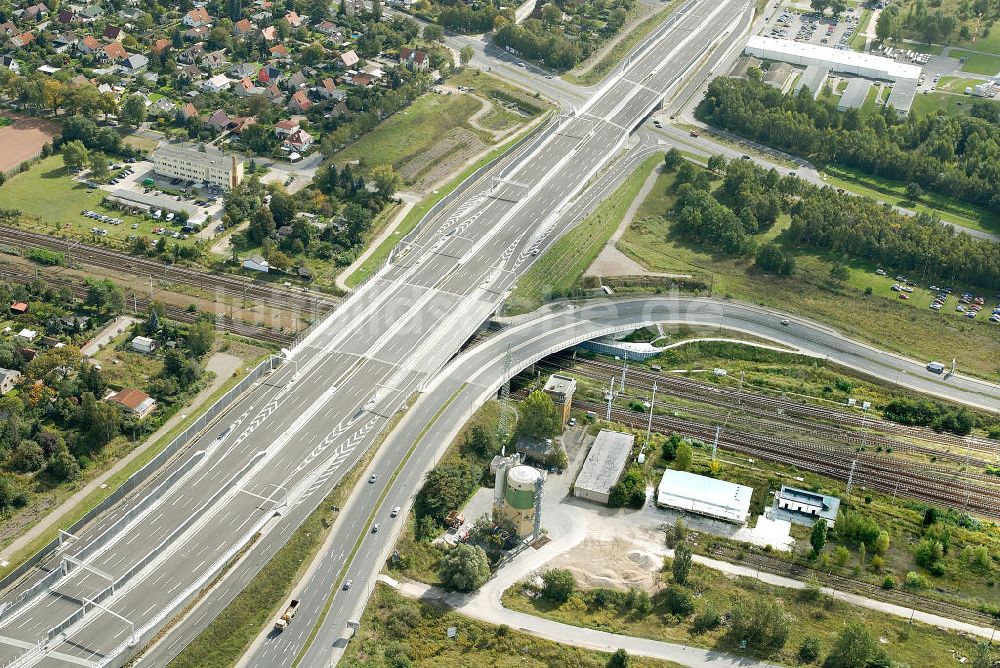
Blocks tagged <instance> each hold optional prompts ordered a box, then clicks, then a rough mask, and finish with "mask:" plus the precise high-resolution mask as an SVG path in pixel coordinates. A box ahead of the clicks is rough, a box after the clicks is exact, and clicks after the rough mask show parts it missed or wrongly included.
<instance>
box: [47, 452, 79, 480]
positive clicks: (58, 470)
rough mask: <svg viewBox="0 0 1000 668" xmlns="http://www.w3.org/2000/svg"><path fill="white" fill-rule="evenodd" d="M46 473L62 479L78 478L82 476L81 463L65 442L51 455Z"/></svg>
mask: <svg viewBox="0 0 1000 668" xmlns="http://www.w3.org/2000/svg"><path fill="white" fill-rule="evenodd" d="M45 471H46V473H48V474H49V475H50V476H52V477H53V478H55V479H56V480H60V481H70V480H76V479H77V478H79V477H80V463H79V462H78V461H76V457H74V456H73V454H72V453H71V452H70V451H69V449H68V448H67V447H66V445H65V444H61V447H59V448H58V449H57V450H56V451H55V452H53V453H52V455H51V456H50V457H49V463H48V466H46V467H45Z"/></svg>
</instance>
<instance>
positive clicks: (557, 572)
mask: <svg viewBox="0 0 1000 668" xmlns="http://www.w3.org/2000/svg"><path fill="white" fill-rule="evenodd" d="M575 590H576V581H575V580H574V579H573V574H572V573H570V572H569V571H568V570H566V569H564V568H552V569H550V570H548V571H546V572H545V573H544V574H543V575H542V596H544V597H545V598H547V599H549V600H550V601H552V602H553V603H557V604H562V603H565V602H566V601H568V600H569V597H570V596H572V595H573V592H574V591H575Z"/></svg>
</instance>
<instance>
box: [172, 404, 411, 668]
mask: <svg viewBox="0 0 1000 668" xmlns="http://www.w3.org/2000/svg"><path fill="white" fill-rule="evenodd" d="M402 416H403V414H402V413H397V414H396V415H395V416H394V418H393V420H392V421H390V423H389V424H388V425H386V428H385V429H384V430H383V431H382V434H381V436H380V437H379V440H378V441H376V443H375V444H374V445H373V446H372V447H371V448H369V450H368V452H367V453H365V455H364V457H362V458H361V460H360V461H358V463H357V464H355V465H354V467H353V468H352V469H351V470H350V471H348V472H347V474H346V475H345V476H344V478H343V479H342V480H341V481H340V482H339V483H337V485H336V487H334V488H333V491H331V492H330V494H329V495H328V496H327V497H326V498H325V499H323V501H322V502H321V503H320V504H319V506H318V507H317V508H316V510H314V511H313V512H312V513H311V514H310V515H309V517H307V518H306V520H305V521H304V522H303V523H302V524H301V525H300V526H299V528H298V529H296V530H295V532H294V533H293V534H292V535H291V537H289V539H288V542H287V543H285V544H284V545H283V546H282V547H281V549H280V550H278V552H277V553H276V554H275V555H274V556H273V557H272V558H271V560H270V561H269V562H267V564H266V565H265V566H264V568H262V569H261V570H260V572H259V573H257V575H256V577H254V578H253V579H252V580H251V581H250V582H249V583H248V584H247V586H246V587H245V588H244V589H243V591H241V592H240V593H239V595H237V596H236V598H234V599H233V600H232V601H231V602H230V603H229V605H227V606H226V608H225V609H224V610H223V611H222V612H221V613H219V616H218V617H216V618H215V619H214V620H213V621H212V623H211V624H209V625H208V626H207V627H205V629H204V630H203V631H202V632H201V633H200V634H198V637H197V638H195V639H194V640H193V641H191V644H189V645H188V646H187V647H185V648H184V651H182V652H181V653H180V654H178V655H177V656H176V657H175V658H174V659H173V661H171V662H170V664H169V666H170V668H220V667H221V666H232V665H235V664H236V662H237V661H239V659H240V657H241V656H243V653H244V652H245V651H246V649H247V647H249V646H250V644H251V643H252V642H253V639H254V638H256V637H257V634H258V633H260V631H261V629H262V628H264V627H265V625H267V624H268V623H269V622H270V620H271V619H272V618H273V617H275V616H276V615H277V612H278V609H279V608H280V607H281V606H282V605H285V601H286V599H287V598H288V595H289V593H290V592H291V590H292V588H293V587H294V586H295V583H297V582H298V581H299V579H300V577H301V575H302V574H303V573H304V572H305V570H306V569H307V568H308V567H309V564H310V563H312V561H313V559H314V558H315V556H316V553H317V552H318V551H319V548H320V547H321V546H322V545H323V542H324V541H325V540H326V537H327V536H328V535H329V533H330V531H331V530H332V527H333V525H334V523H335V522H336V519H337V515H338V514H339V512H338V511H335V510H333V507H334V506H336V507H340V506H342V505H343V504H344V503H345V502H346V500H347V498H348V497H349V496H350V494H351V492H352V491H353V489H354V487H355V485H356V484H357V482H358V479H359V478H360V477H361V474H362V473H364V471H365V469H366V468H367V467H368V464H369V463H370V462H371V460H372V458H373V457H374V456H375V453H376V452H377V451H378V448H379V446H380V445H381V444H382V442H383V441H384V440H385V438H386V436H388V434H389V433H391V432H392V430H393V428H394V427H395V425H396V424H397V423H398V422H399V420H400V419H402Z"/></svg>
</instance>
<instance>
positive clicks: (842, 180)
mask: <svg viewBox="0 0 1000 668" xmlns="http://www.w3.org/2000/svg"><path fill="white" fill-rule="evenodd" d="M822 175H823V179H824V180H825V181H826V182H827V183H829V184H830V185H833V186H836V187H843V188H845V189H847V190H850V191H851V192H855V193H858V194H860V195H867V196H869V197H871V198H873V199H877V200H882V201H887V202H889V203H890V204H895V205H897V206H902V207H906V208H908V209H914V210H916V211H926V212H927V213H933V214H934V215H936V216H937V217H939V218H941V219H942V220H946V221H948V222H950V223H955V224H956V225H961V226H962V227H967V228H969V229H973V230H980V231H982V232H992V233H993V234H1000V216H998V215H996V214H994V213H991V212H989V211H985V210H983V209H978V208H976V207H974V206H972V205H970V204H966V203H965V202H960V201H958V200H955V199H952V198H950V197H945V196H944V195H939V194H938V193H924V195H923V197H921V201H920V202H917V203H914V202H910V201H909V200H907V199H906V196H905V194H904V191H905V189H906V186H905V185H904V184H903V183H900V182H898V181H890V180H889V179H883V178H880V177H874V176H871V175H870V174H864V173H862V172H858V171H855V170H851V169H848V168H846V167H833V166H828V167H826V168H825V169H824V170H823V173H822Z"/></svg>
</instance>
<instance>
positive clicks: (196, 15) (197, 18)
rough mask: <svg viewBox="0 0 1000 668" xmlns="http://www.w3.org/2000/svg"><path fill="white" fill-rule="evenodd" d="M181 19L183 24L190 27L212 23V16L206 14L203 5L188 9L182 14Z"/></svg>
mask: <svg viewBox="0 0 1000 668" xmlns="http://www.w3.org/2000/svg"><path fill="white" fill-rule="evenodd" d="M183 21H184V25H186V26H188V27H191V28H200V27H202V26H209V25H212V17H211V16H209V15H208V11H206V10H205V8H204V7H195V8H194V9H192V10H191V11H189V12H188V13H187V14H185V15H184V19H183Z"/></svg>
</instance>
